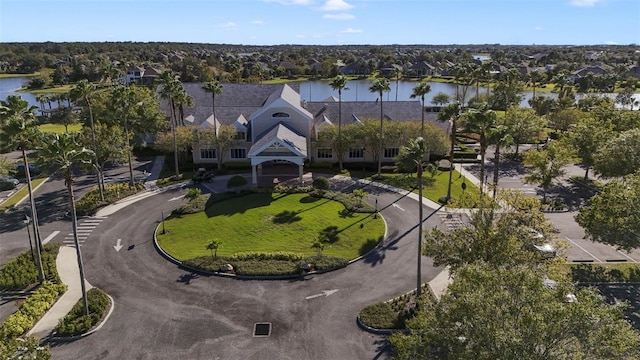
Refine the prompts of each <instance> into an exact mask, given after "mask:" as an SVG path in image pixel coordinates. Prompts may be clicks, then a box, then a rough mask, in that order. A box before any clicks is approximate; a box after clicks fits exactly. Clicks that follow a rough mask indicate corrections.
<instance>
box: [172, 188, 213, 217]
mask: <svg viewBox="0 0 640 360" xmlns="http://www.w3.org/2000/svg"><path fill="white" fill-rule="evenodd" d="M198 190H199V189H198ZM210 196H211V194H205V195H202V196H199V197H197V198H196V199H193V200H190V201H189V202H188V203H186V204H182V205H180V206H179V207H178V208H177V209H175V210H173V213H174V214H195V213H198V212H201V211H204V210H205V209H206V208H207V203H208V201H209V198H210Z"/></svg>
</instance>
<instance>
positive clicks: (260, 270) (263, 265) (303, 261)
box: [184, 252, 349, 276]
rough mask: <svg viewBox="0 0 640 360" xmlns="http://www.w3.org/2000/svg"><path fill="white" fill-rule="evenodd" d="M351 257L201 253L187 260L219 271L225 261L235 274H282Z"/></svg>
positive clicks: (328, 265)
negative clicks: (212, 255) (202, 254)
mask: <svg viewBox="0 0 640 360" xmlns="http://www.w3.org/2000/svg"><path fill="white" fill-rule="evenodd" d="M348 263H349V262H348V260H346V259H343V258H338V257H332V256H307V257H304V256H302V255H298V254H293V253H283V252H276V253H241V254H235V255H233V256H230V257H226V256H218V257H216V258H213V257H211V256H199V257H196V258H193V259H189V260H186V261H184V264H185V265H187V266H191V267H194V268H197V269H202V270H205V271H209V272H218V271H219V270H220V267H221V266H222V265H225V264H231V265H232V266H233V269H234V272H235V274H236V275H244V276H282V275H296V274H301V273H303V272H305V268H308V269H310V270H332V269H339V268H343V267H345V266H347V264H348Z"/></svg>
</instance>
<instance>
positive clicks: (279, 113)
mask: <svg viewBox="0 0 640 360" xmlns="http://www.w3.org/2000/svg"><path fill="white" fill-rule="evenodd" d="M271 117H274V118H288V117H289V114H287V113H285V112H277V113H273V115H271Z"/></svg>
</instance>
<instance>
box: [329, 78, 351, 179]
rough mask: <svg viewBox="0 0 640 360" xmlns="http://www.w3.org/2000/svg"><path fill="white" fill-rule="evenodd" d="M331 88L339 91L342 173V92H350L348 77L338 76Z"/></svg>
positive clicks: (339, 162)
mask: <svg viewBox="0 0 640 360" xmlns="http://www.w3.org/2000/svg"><path fill="white" fill-rule="evenodd" d="M329 86H331V88H332V89H333V90H338V149H337V150H338V151H337V152H338V164H339V167H340V171H342V156H343V153H344V151H343V149H342V90H349V88H348V87H347V77H346V76H344V75H338V76H336V77H335V78H334V79H333V80H331V82H330V83H329Z"/></svg>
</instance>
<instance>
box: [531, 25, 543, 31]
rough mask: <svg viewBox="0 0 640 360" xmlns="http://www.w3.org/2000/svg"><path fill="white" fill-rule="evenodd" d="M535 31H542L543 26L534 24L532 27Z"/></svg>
mask: <svg viewBox="0 0 640 360" xmlns="http://www.w3.org/2000/svg"><path fill="white" fill-rule="evenodd" d="M533 29H534V30H535V31H542V30H544V28H543V27H542V26H536V27H534V28H533Z"/></svg>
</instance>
